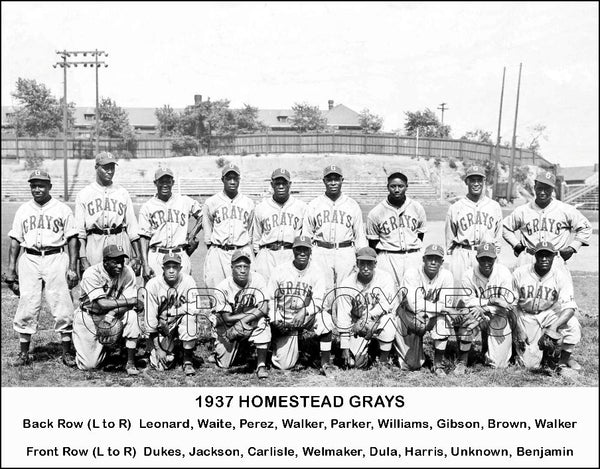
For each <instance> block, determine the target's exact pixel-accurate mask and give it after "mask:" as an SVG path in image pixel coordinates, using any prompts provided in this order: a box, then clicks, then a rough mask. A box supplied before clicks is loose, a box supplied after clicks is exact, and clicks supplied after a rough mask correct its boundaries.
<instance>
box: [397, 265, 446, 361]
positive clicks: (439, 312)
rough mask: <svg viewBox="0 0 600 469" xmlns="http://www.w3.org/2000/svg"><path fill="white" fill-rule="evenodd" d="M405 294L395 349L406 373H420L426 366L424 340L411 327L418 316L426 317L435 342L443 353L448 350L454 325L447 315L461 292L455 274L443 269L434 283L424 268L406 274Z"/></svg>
mask: <svg viewBox="0 0 600 469" xmlns="http://www.w3.org/2000/svg"><path fill="white" fill-rule="evenodd" d="M402 290H403V291H402V293H403V294H404V295H406V298H405V300H404V301H403V303H402V305H401V306H400V307H399V308H398V315H397V318H396V337H395V340H394V347H395V349H396V352H397V353H398V359H399V361H400V367H401V368H402V369H410V370H417V369H419V368H421V366H423V363H424V362H425V354H424V352H423V337H420V336H418V335H417V334H412V333H409V332H408V325H409V324H410V323H411V322H414V321H415V320H416V316H419V317H424V318H425V321H426V323H427V330H429V331H431V338H432V339H433V340H435V341H440V342H439V343H438V345H437V348H439V350H445V348H446V345H447V344H446V343H447V340H445V339H448V337H450V336H451V335H452V334H453V331H452V324H451V322H450V319H449V318H448V316H447V315H446V314H445V313H444V312H445V311H449V310H450V308H451V307H452V305H453V304H454V297H455V295H456V294H457V292H456V291H455V289H454V279H453V277H452V273H451V272H450V271H449V270H446V269H440V270H439V272H438V274H437V275H436V276H435V277H434V278H433V279H430V278H429V277H428V276H427V274H425V271H424V270H423V266H421V267H419V268H417V269H415V268H410V269H408V270H407V271H406V273H405V275H404V279H403V281H402Z"/></svg>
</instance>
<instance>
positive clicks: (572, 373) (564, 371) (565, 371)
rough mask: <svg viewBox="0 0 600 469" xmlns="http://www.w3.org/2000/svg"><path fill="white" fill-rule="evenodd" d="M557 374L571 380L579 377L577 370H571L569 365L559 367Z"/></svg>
mask: <svg viewBox="0 0 600 469" xmlns="http://www.w3.org/2000/svg"><path fill="white" fill-rule="evenodd" d="M556 373H557V374H559V375H560V376H562V377H564V378H569V379H572V378H575V377H576V376H578V375H579V372H578V371H577V370H575V369H574V368H570V367H569V366H568V365H559V366H558V367H557V368H556Z"/></svg>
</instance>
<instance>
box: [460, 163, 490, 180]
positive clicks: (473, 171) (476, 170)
mask: <svg viewBox="0 0 600 469" xmlns="http://www.w3.org/2000/svg"><path fill="white" fill-rule="evenodd" d="M469 176H483V177H485V169H484V167H483V166H479V165H473V166H469V167H468V168H467V172H466V173H465V179H467V178H468V177H469Z"/></svg>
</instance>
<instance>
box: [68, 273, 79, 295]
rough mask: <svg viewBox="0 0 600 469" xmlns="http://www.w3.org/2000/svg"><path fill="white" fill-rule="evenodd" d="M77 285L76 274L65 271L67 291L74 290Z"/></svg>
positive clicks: (77, 278)
mask: <svg viewBox="0 0 600 469" xmlns="http://www.w3.org/2000/svg"><path fill="white" fill-rule="evenodd" d="M78 283H79V277H78V276H77V272H75V271H74V270H73V269H68V270H67V286H68V287H69V290H71V289H72V288H75V285H77V284H78Z"/></svg>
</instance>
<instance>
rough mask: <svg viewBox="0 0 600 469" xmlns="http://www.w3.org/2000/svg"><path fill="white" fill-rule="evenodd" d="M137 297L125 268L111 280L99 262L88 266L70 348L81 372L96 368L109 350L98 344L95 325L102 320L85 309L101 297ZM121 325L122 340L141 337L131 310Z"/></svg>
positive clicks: (130, 271)
mask: <svg viewBox="0 0 600 469" xmlns="http://www.w3.org/2000/svg"><path fill="white" fill-rule="evenodd" d="M135 296H137V286H136V283H135V273H134V272H133V270H132V269H131V267H129V266H128V265H125V266H123V271H122V272H121V274H120V275H119V276H118V277H116V278H111V277H110V276H109V275H108V272H106V269H105V268H104V265H103V263H102V262H99V263H97V264H94V265H92V266H90V267H88V268H87V269H86V270H85V272H84V273H83V277H82V278H81V301H80V304H79V308H77V309H76V310H75V318H74V320H73V346H74V347H75V351H76V352H77V354H76V357H75V361H76V362H77V367H78V368H79V369H80V370H92V369H94V368H98V367H99V366H100V365H101V364H102V362H103V361H104V359H105V358H106V354H107V352H108V348H107V347H105V346H104V345H102V344H101V343H100V342H98V339H97V333H96V324H97V323H98V322H99V321H100V320H101V319H102V318H103V317H104V315H100V314H90V313H89V311H88V308H89V307H90V306H91V304H92V302H93V301H95V300H98V299H100V298H115V299H119V298H132V297H135ZM121 320H122V321H123V324H124V326H125V327H124V329H123V337H124V338H126V339H137V338H138V337H139V335H140V322H142V320H143V317H142V318H141V319H138V315H137V313H136V312H135V311H133V310H132V309H131V310H129V311H127V312H126V313H125V315H124V316H123V317H122V318H121Z"/></svg>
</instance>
